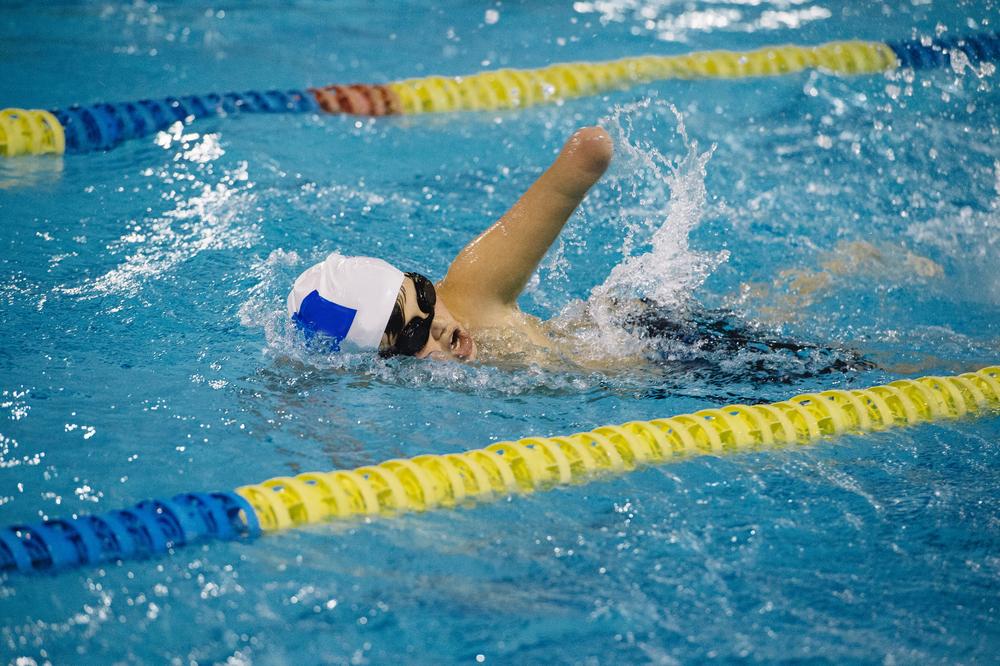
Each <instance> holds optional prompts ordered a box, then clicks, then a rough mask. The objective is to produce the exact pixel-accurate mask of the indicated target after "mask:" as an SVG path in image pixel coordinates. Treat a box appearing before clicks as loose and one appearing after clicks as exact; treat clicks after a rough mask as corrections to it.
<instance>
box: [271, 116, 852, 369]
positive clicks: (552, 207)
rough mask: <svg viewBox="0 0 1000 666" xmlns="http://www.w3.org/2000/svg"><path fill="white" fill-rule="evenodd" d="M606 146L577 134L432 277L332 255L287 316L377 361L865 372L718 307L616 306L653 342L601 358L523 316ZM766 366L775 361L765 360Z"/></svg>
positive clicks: (588, 131) (302, 283)
mask: <svg viewBox="0 0 1000 666" xmlns="http://www.w3.org/2000/svg"><path fill="white" fill-rule="evenodd" d="M612 152H613V150H612V142H611V138H610V137H609V136H608V134H607V132H605V131H604V130H603V129H601V128H600V127H586V128H583V129H580V130H578V131H577V132H576V133H574V134H573V136H571V137H570V138H569V140H568V141H567V142H566V144H565V145H564V146H563V148H562V151H561V152H560V153H559V156H558V157H557V158H556V160H555V161H554V162H553V163H552V165H551V166H550V167H549V168H548V169H547V170H546V171H545V173H543V174H542V175H541V176H540V177H539V178H538V180H536V181H535V182H534V183H533V184H532V185H531V187H529V188H528V190H527V191H526V192H525V193H524V194H523V195H521V198H520V199H518V201H517V203H515V204H514V205H513V206H512V207H511V209H510V210H508V211H507V212H506V213H505V214H504V215H503V217H501V218H500V219H499V220H498V221H497V222H496V223H494V224H493V225H492V226H490V227H489V228H488V229H487V230H486V231H484V232H483V233H481V234H480V235H479V236H478V237H477V238H475V239H474V240H473V241H472V242H471V243H469V244H468V245H466V246H465V247H464V248H463V249H462V251H461V252H459V253H458V255H457V256H456V257H455V259H454V260H453V261H452V262H451V265H450V266H449V267H448V272H447V274H446V275H445V276H444V279H443V280H441V281H440V282H439V283H437V284H433V283H432V282H431V280H430V279H428V278H427V277H425V276H423V275H420V274H418V273H403V272H402V271H400V270H399V269H397V268H395V267H393V266H391V265H390V264H388V263H387V262H385V261H383V260H381V259H375V258H372V257H345V256H342V255H340V254H336V253H334V254H331V255H330V256H329V257H327V258H326V260H325V261H323V262H322V263H319V264H316V265H315V266H313V267H312V268H309V269H308V270H306V271H305V272H304V273H303V274H302V275H301V276H299V278H298V279H297V280H296V281H295V285H294V287H293V288H292V291H291V293H290V294H289V295H288V312H289V315H290V316H291V317H292V318H293V319H294V320H295V321H296V322H297V323H299V324H300V325H301V326H302V327H303V328H304V329H305V330H306V332H307V335H311V334H313V333H317V332H318V333H322V334H324V335H325V336H327V337H328V338H332V339H333V341H334V342H335V343H336V344H337V345H338V347H339V348H343V349H346V350H350V351H364V350H369V351H378V352H379V354H380V355H382V356H384V357H388V356H396V355H404V356H415V357H417V358H430V359H440V360H460V361H473V360H476V359H477V358H478V359H480V360H483V361H487V362H490V363H494V364H496V363H501V364H514V365H528V364H537V365H544V366H548V367H555V366H572V367H576V368H585V369H588V370H597V371H610V372H614V371H616V370H618V369H620V368H622V367H625V366H628V365H638V364H646V363H649V362H650V361H652V362H653V363H654V365H657V366H662V367H663V368H674V369H678V368H679V367H683V368H684V369H685V371H689V370H691V369H692V368H703V369H704V370H705V371H707V372H708V374H720V373H722V370H721V369H720V368H721V365H724V362H729V361H731V360H732V359H733V358H734V356H735V355H736V354H738V353H740V352H744V353H745V354H751V355H752V354H757V355H758V356H760V355H761V354H763V355H764V356H763V358H764V359H765V360H763V361H762V360H759V358H757V359H755V360H753V361H752V363H754V364H756V366H760V367H759V368H758V370H759V373H760V374H764V375H766V377H767V379H768V381H775V378H777V381H791V380H792V379H795V378H798V377H802V376H811V375H813V374H818V373H820V372H844V371H850V370H860V369H867V368H868V367H871V366H870V364H868V363H867V362H866V361H864V359H863V358H861V357H860V355H858V354H857V352H853V351H849V350H848V351H847V352H846V353H845V352H842V351H840V350H836V349H829V348H825V347H820V346H817V345H814V344H810V343H803V342H797V341H793V340H785V339H782V338H779V337H775V336H773V335H768V334H767V332H766V331H761V330H758V329H756V328H754V327H752V326H750V325H748V324H746V323H744V322H741V321H740V320H739V319H738V318H736V317H733V316H732V314H731V313H726V312H721V311H704V312H698V311H693V310H691V309H690V308H688V309H685V310H684V311H676V312H674V311H666V309H665V308H661V307H657V306H655V305H654V304H652V303H649V302H647V301H645V300H644V299H638V300H636V301H635V302H633V303H631V304H629V305H631V306H635V305H637V304H638V305H639V306H640V307H639V308H636V307H624V306H625V305H626V304H625V303H620V304H619V305H620V306H622V307H620V308H618V309H619V310H621V312H620V314H621V321H619V322H618V325H619V327H620V329H621V332H622V334H623V335H626V334H631V335H633V336H636V337H638V338H641V339H645V340H646V341H649V342H653V343H654V344H651V345H646V348H645V349H642V350H637V351H636V352H635V353H634V354H629V355H627V356H626V357H623V356H622V355H620V354H619V355H615V354H602V353H601V350H599V349H593V348H592V346H593V345H591V344H589V343H586V342H584V343H583V347H585V348H583V347H581V339H580V338H575V337H574V336H573V335H567V328H570V329H573V328H574V327H577V328H581V329H582V328H583V327H584V326H585V323H584V324H579V323H578V324H579V325H577V324H571V325H570V326H569V327H567V326H566V322H565V321H564V322H562V323H561V325H559V326H557V325H554V323H553V322H543V321H542V320H540V319H538V318H537V317H533V316H531V315H529V314H527V313H525V312H522V311H521V309H520V308H519V307H518V304H517V299H518V297H519V296H520V294H521V292H522V290H523V289H524V287H525V285H526V284H527V283H528V280H529V279H530V278H531V276H532V274H533V273H534V272H535V269H536V268H537V267H538V264H539V262H540V261H541V260H542V258H543V257H544V256H545V254H546V252H547V251H548V249H549V247H550V246H551V245H552V243H553V242H554V241H555V239H556V238H557V237H558V236H559V232H560V231H562V228H563V226H564V225H565V224H566V221H567V220H568V219H569V217H570V216H571V215H572V214H573V211H575V210H576V208H577V207H578V206H579V205H580V203H581V202H582V201H583V199H584V197H585V196H586V194H587V192H588V191H589V190H590V188H591V187H592V186H593V185H594V184H595V183H596V182H597V181H598V180H599V179H600V178H601V176H602V175H603V174H604V172H605V171H606V170H607V168H608V165H609V164H610V162H611V157H612ZM678 348H680V350H681V351H680V352H678ZM664 350H666V351H664ZM773 362H777V363H778V364H779V366H778V367H771V366H770V365H768V363H773ZM678 364H681V365H680V366H678ZM789 368H791V370H790V369H789ZM742 371H743V372H744V373H746V372H747V371H748V369H747V368H743V370H742ZM751 374H753V373H751Z"/></svg>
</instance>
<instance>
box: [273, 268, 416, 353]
mask: <svg viewBox="0 0 1000 666" xmlns="http://www.w3.org/2000/svg"><path fill="white" fill-rule="evenodd" d="M403 277H404V276H403V273H402V271H400V270H399V269H397V268H394V267H393V266H392V265H390V264H389V263H387V262H385V261H382V260H381V259H375V258H374V257H345V256H343V255H341V254H337V253H336V252H334V253H333V254H331V255H330V256H329V257H327V258H326V260H325V261H323V262H322V263H319V264H316V265H315V266H313V267H312V268H310V269H308V270H306V271H305V272H304V273H302V275H300V276H299V277H298V279H297V280H295V285H294V286H293V287H292V291H291V292H290V293H289V294H288V315H289V316H290V317H291V318H292V319H293V320H295V322H296V323H298V324H299V325H301V326H302V327H303V328H305V329H306V332H307V333H316V332H319V333H323V334H325V335H327V336H329V337H331V338H333V339H334V340H335V341H336V342H337V344H338V346H340V347H341V348H343V349H346V350H348V351H362V350H371V349H378V345H379V342H380V341H381V340H382V333H383V332H385V326H386V324H388V323H389V317H390V316H391V315H392V308H393V306H394V305H395V304H396V297H397V296H398V295H399V288H400V286H402V284H403Z"/></svg>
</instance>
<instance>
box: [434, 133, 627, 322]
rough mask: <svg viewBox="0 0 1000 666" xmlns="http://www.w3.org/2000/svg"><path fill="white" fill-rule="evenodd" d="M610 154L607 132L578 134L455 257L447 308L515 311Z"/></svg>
mask: <svg viewBox="0 0 1000 666" xmlns="http://www.w3.org/2000/svg"><path fill="white" fill-rule="evenodd" d="M611 154H612V145H611V138H610V137H609V136H608V134H607V132H605V131H604V130H603V129H601V128H600V127H585V128H583V129H581V130H577V132H576V133H574V134H573V136H572V137H570V139H569V141H567V142H566V145H564V146H563V149H562V151H561V152H560V153H559V157H557V158H556V160H555V162H553V164H552V166H550V167H549V168H548V170H546V171H545V173H543V174H542V175H541V176H540V177H539V178H538V180H536V181H535V182H534V184H532V186H531V187H530V188H528V191H527V192H525V193H524V194H523V195H522V196H521V198H520V199H518V200H517V203H515V204H514V205H513V206H512V207H511V209H510V210H508V211H507V213H505V214H504V216H503V217H501V218H500V219H499V220H498V221H497V222H496V223H495V224H493V226H491V227H490V228H489V229H487V230H486V231H484V232H483V233H482V234H480V235H479V237H478V238H476V239H475V240H473V241H472V242H471V243H469V244H468V245H467V246H465V248H464V249H463V250H462V251H461V252H459V253H458V256H457V257H455V260H454V261H453V262H452V263H451V266H450V267H449V268H448V274H447V275H446V276H445V278H444V280H442V282H441V284H440V286H439V291H440V292H441V294H442V295H443V296H444V298H445V299H446V300H447V302H448V303H449V306H451V307H453V308H456V309H458V310H461V311H463V312H465V313H467V314H468V313H472V312H481V313H483V314H484V315H485V314H487V312H488V311H489V310H495V309H496V308H497V307H502V308H506V309H510V308H514V307H516V303H517V297H518V296H519V295H520V294H521V291H522V290H523V289H524V286H525V284H527V282H528V279H529V278H530V277H531V274H532V273H533V272H534V271H535V269H536V268H537V267H538V262H540V261H541V260H542V257H544V256H545V253H546V252H547V251H548V249H549V246H550V245H552V242H553V241H554V240H555V239H556V236H558V235H559V232H560V231H561V230H562V228H563V225H565V224H566V220H568V219H569V216H570V215H572V214H573V211H574V210H576V207H577V206H578V205H579V204H580V202H581V201H582V200H583V197H584V196H585V195H586V194H587V190H589V189H590V187H591V186H592V185H593V184H594V183H595V182H597V180H598V179H599V178H600V177H601V175H602V174H603V173H604V171H605V170H606V169H607V168H608V164H609V163H610V161H611ZM452 304H454V305H452Z"/></svg>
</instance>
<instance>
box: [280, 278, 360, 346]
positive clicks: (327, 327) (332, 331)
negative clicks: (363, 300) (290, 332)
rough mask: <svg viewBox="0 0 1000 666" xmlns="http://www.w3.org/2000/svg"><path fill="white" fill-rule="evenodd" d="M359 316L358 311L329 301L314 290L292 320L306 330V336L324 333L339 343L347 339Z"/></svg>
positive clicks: (300, 305) (303, 300)
mask: <svg viewBox="0 0 1000 666" xmlns="http://www.w3.org/2000/svg"><path fill="white" fill-rule="evenodd" d="M357 314H358V311H357V310H355V309H353V308H348V307H344V306H343V305H340V304H338V303H334V302H333V301H328V300H326V299H325V298H323V297H322V296H320V295H319V292H318V291H316V290H315V289H313V290H312V291H311V292H309V295H308V296H306V297H305V298H303V299H302V303H300V304H299V311H298V312H296V313H295V314H294V315H292V319H293V320H295V323H297V324H298V325H300V326H301V327H302V328H304V329H305V331H306V335H308V336H310V337H311V336H312V334H314V333H322V334H324V335H327V336H329V337H331V338H333V339H334V340H335V341H336V342H338V343H339V342H340V341H341V340H343V339H344V338H346V337H347V332H348V331H349V330H351V324H353V323H354V316H355V315H357Z"/></svg>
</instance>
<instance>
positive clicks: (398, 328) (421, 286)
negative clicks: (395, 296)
mask: <svg viewBox="0 0 1000 666" xmlns="http://www.w3.org/2000/svg"><path fill="white" fill-rule="evenodd" d="M405 275H406V277H408V278H410V279H411V280H413V287H414V289H416V292H417V307H419V308H420V311H421V312H422V313H424V316H423V317H421V316H419V315H418V316H416V317H413V318H412V319H410V321H406V320H404V319H403V308H402V305H401V304H400V302H399V301H398V300H397V301H396V305H394V306H393V308H392V314H391V315H390V316H389V323H388V324H386V326H385V334H386V335H387V336H388V338H389V339H390V340H392V344H391V345H390V346H389V347H386V348H385V349H380V350H379V355H380V356H383V357H387V356H396V355H401V356H414V355H416V353H417V352H419V351H420V350H421V349H423V348H424V346H425V345H426V344H427V340H428V339H429V338H430V337H431V322H433V321H434V306H435V305H436V304H437V292H435V291H434V284H433V283H432V282H431V281H430V280H428V279H427V278H426V277H424V276H423V275H421V274H419V273H406V274H405Z"/></svg>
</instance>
